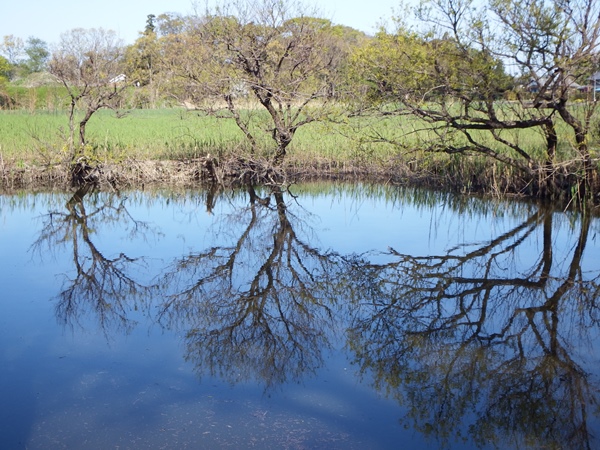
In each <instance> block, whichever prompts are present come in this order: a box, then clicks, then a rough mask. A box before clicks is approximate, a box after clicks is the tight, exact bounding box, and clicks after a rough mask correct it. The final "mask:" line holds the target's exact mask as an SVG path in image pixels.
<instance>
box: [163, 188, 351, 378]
mask: <svg viewBox="0 0 600 450" xmlns="http://www.w3.org/2000/svg"><path fill="white" fill-rule="evenodd" d="M248 193H249V197H250V202H249V205H248V206H247V207H246V208H243V209H241V210H239V211H237V212H236V213H235V214H232V215H230V216H225V217H224V218H223V219H222V220H223V224H222V225H223V226H222V227H221V228H222V229H224V230H232V229H235V230H238V226H240V225H241V228H239V233H238V235H236V236H231V234H230V233H229V232H227V233H223V234H222V235H221V236H219V238H222V239H221V241H222V242H223V241H227V240H230V241H229V242H228V243H225V244H223V245H218V246H215V247H212V248H209V249H207V250H205V251H202V252H198V253H196V252H194V253H190V254H188V255H185V256H184V257H182V258H181V259H179V260H178V261H176V262H175V263H174V264H173V265H172V266H171V268H170V269H169V270H168V271H167V273H166V274H165V275H164V276H163V277H162V283H161V285H162V287H163V288H165V289H168V290H170V293H169V295H168V296H167V297H166V301H165V302H164V303H163V304H162V305H160V307H159V309H160V314H159V318H158V320H159V322H160V323H161V324H163V326H166V327H168V328H178V329H183V330H185V333H186V334H185V341H186V346H187V354H186V358H187V359H188V360H190V361H192V362H193V363H194V365H195V367H196V369H197V371H198V373H199V374H203V373H209V374H211V375H218V376H220V377H222V378H224V379H226V380H229V381H231V382H239V381H247V380H256V381H259V382H261V383H264V385H265V387H266V388H269V387H272V386H274V385H278V384H281V383H284V382H286V381H290V380H299V379H301V378H302V377H305V376H306V375H307V373H311V372H313V371H314V370H315V369H317V368H318V367H319V366H320V365H321V362H322V352H323V351H324V350H326V349H327V348H328V347H329V346H330V341H329V337H330V336H329V333H331V331H332V330H333V329H335V328H337V324H336V317H339V314H335V309H336V307H337V306H336V303H337V302H336V299H337V294H336V293H335V291H336V289H335V284H336V279H337V275H338V273H339V270H340V265H339V264H340V258H339V257H338V255H336V254H335V253H331V252H323V251H321V250H319V249H318V248H317V247H315V246H314V245H311V244H310V243H309V242H310V241H311V240H313V239H312V238H313V237H314V236H312V234H311V233H312V229H311V228H310V227H309V226H308V225H307V224H306V223H305V222H304V221H303V219H302V218H301V217H299V216H297V215H294V214H293V213H291V212H290V211H289V210H288V208H287V206H286V204H285V202H284V197H283V193H282V192H281V191H280V190H277V189H276V190H274V191H273V192H272V193H271V194H270V195H269V196H267V197H265V198H261V197H259V196H258V195H257V194H256V192H255V191H254V189H253V188H251V187H250V188H248Z"/></svg>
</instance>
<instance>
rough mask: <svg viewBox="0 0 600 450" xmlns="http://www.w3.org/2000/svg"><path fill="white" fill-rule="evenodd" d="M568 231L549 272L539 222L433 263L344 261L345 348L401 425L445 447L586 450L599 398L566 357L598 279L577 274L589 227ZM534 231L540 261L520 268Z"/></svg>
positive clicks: (590, 313)
mask: <svg viewBox="0 0 600 450" xmlns="http://www.w3.org/2000/svg"><path fill="white" fill-rule="evenodd" d="M578 223H579V227H580V228H579V235H578V238H577V241H576V243H575V244H574V248H573V250H572V252H571V255H570V261H568V260H567V261H564V260H562V259H561V260H560V261H557V260H555V258H554V252H553V242H552V239H553V215H552V212H550V211H542V210H540V211H539V212H536V213H534V214H532V215H531V216H530V217H529V218H527V219H526V220H524V221H523V222H522V223H521V224H520V225H518V226H516V227H514V228H513V229H512V230H511V231H509V232H507V233H505V234H503V235H501V236H498V237H497V238H495V239H492V240H490V241H489V242H487V243H485V244H482V245H474V246H472V247H469V246H465V247H457V248H455V249H452V250H451V251H449V252H448V253H447V254H444V255H440V256H422V257H420V256H413V255H407V254H401V253H399V252H397V251H395V250H390V251H389V253H388V256H389V258H390V260H389V262H387V263H385V264H371V263H370V262H369V261H368V260H366V258H365V257H362V258H354V259H352V260H351V264H352V266H353V270H352V271H351V273H350V279H351V280H354V281H355V282H356V284H355V287H354V295H355V304H356V305H357V309H356V310H355V311H354V313H353V318H352V325H351V327H350V332H349V335H350V337H349V344H350V346H351V348H352V350H353V352H354V353H355V357H356V363H357V364H358V365H359V366H360V368H361V370H362V372H363V373H365V372H367V371H369V372H371V371H372V372H373V373H374V376H375V386H376V387H377V388H378V389H379V390H382V391H385V392H386V393H387V394H388V395H391V396H394V397H396V398H397V400H398V401H399V402H400V403H401V404H403V405H405V406H407V407H408V411H409V412H408V414H407V416H406V417H405V419H404V420H405V421H406V423H407V424H410V425H412V426H413V427H414V428H415V429H418V430H419V431H421V432H422V433H425V434H427V435H430V436H432V437H435V438H436V439H441V440H442V441H443V442H445V443H446V444H448V443H449V441H450V440H451V439H454V438H458V439H461V438H462V439H474V440H475V442H477V443H478V444H481V445H483V444H484V443H490V442H492V443H505V444H506V443H509V444H510V445H511V446H531V447H535V448H539V447H544V448H591V442H590V440H591V435H592V433H591V432H590V430H588V420H590V417H591V416H593V415H594V414H596V405H597V400H598V398H597V391H598V388H599V386H598V380H597V379H595V378H594V379H592V375H591V374H588V373H587V372H586V371H585V369H584V367H583V365H582V363H581V361H580V359H579V358H578V352H579V350H580V348H579V346H581V345H585V344H586V342H585V339H586V338H588V339H589V338H590V337H591V336H597V333H598V318H599V317H600V316H599V313H600V310H599V308H598V307H599V305H598V301H599V294H600V291H599V280H600V277H599V275H598V271H596V272H595V273H593V274H590V273H584V272H583V271H582V269H581V263H582V256H583V252H584V249H585V246H586V242H587V240H588V234H589V228H590V218H589V216H588V215H585V216H583V217H582V218H581V219H580V220H579V221H578ZM540 227H541V228H542V235H543V239H542V240H543V244H542V246H541V249H540V253H539V255H538V257H537V258H536V259H535V261H534V262H533V263H532V264H531V265H530V266H529V267H528V268H526V269H523V268H520V267H519V266H522V265H523V261H527V260H530V259H531V255H528V254H527V252H528V251H531V250H530V249H531V248H532V247H531V246H530V245H526V243H527V244H530V243H528V242H527V241H530V240H533V239H535V238H536V233H535V232H536V231H537V230H538V229H539V228H540ZM521 249H523V250H522V251H521ZM578 361H579V362H578Z"/></svg>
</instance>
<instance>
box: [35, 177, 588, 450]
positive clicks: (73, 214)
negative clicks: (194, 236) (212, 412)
mask: <svg viewBox="0 0 600 450" xmlns="http://www.w3.org/2000/svg"><path fill="white" fill-rule="evenodd" d="M87 194H88V192H86V191H79V192H78V193H76V194H75V195H74V196H73V198H71V200H69V202H68V203H67V205H66V211H60V212H53V213H51V214H49V215H47V216H46V221H45V223H44V226H43V229H42V232H41V234H40V237H39V239H38V241H37V242H36V243H35V248H37V249H39V250H40V251H41V249H42V247H43V246H44V245H47V246H48V247H53V246H59V245H62V246H69V249H70V251H72V254H73V265H74V267H75V271H74V273H75V275H74V276H73V277H71V278H68V279H66V281H65V283H64V286H63V289H62V291H61V292H60V294H59V295H58V297H57V304H56V314H57V317H59V319H60V320H61V321H62V322H63V323H65V324H75V323H80V322H82V321H81V317H83V316H85V315H93V316H95V317H97V320H98V322H99V323H100V325H101V326H102V328H103V329H104V330H105V331H106V333H110V332H111V331H112V329H113V328H114V329H117V330H121V331H122V330H126V331H127V330H129V329H131V327H132V326H134V325H135V322H134V321H133V320H132V317H133V316H135V313H137V310H138V309H139V310H143V313H144V314H147V316H148V319H149V320H151V321H152V322H153V323H158V324H160V325H161V326H162V327H164V328H165V329H169V330H177V331H183V333H184V339H185V352H186V355H185V358H186V359H187V360H188V361H190V362H191V363H192V364H193V365H194V367H195V369H196V371H197V373H198V374H199V375H200V376H202V375H216V376H219V377H221V378H223V379H225V380H227V381H230V382H233V383H235V382H244V381H250V382H258V383H259V384H262V385H263V386H264V387H265V389H270V388H273V387H275V386H278V385H281V384H283V383H286V382H289V381H299V380H301V379H303V378H304V377H306V376H307V375H310V374H311V373H313V372H315V371H316V370H317V369H318V368H319V367H320V366H321V365H322V362H323V358H324V352H325V351H327V350H328V348H330V346H331V345H332V342H334V339H335V341H336V342H337V341H339V340H340V339H342V340H346V344H347V347H348V349H349V350H350V351H351V352H352V353H353V355H354V358H355V363H356V364H357V366H358V367H359V368H360V370H361V373H362V374H363V375H364V376H365V378H366V379H372V380H373V381H374V385H375V387H376V388H377V389H378V390H380V391H382V392H385V393H386V394H387V395H389V396H391V397H393V398H395V399H396V400H397V401H398V402H399V403H400V404H401V405H402V406H405V407H406V408H407V411H408V412H407V414H406V416H405V417H404V418H403V419H402V421H403V422H404V423H405V424H406V425H407V426H410V427H411V428H414V429H416V430H418V431H420V432H421V433H423V434H425V435H428V436H431V438H433V439H435V440H437V441H441V442H442V443H443V444H447V445H450V443H451V442H452V441H453V440H454V439H464V440H469V441H471V442H474V443H475V444H477V445H482V446H483V445H484V444H486V445H489V444H490V443H492V444H497V445H509V446H512V447H533V448H539V447H544V448H591V447H592V435H593V432H592V428H591V427H590V423H591V422H592V421H594V420H597V419H596V417H595V416H596V415H597V402H598V396H597V392H598V391H599V389H600V385H599V381H598V379H597V374H595V373H594V374H592V373H588V371H587V370H586V367H587V366H586V364H588V361H589V355H585V354H584V353H585V349H584V346H585V345H586V344H589V343H590V341H591V340H592V339H594V338H595V337H597V336H598V334H600V327H599V323H598V322H599V318H600V310H599V305H598V302H599V297H600V286H599V284H600V283H599V282H600V274H599V271H598V268H597V267H593V270H595V272H594V271H590V270H587V269H586V270H584V259H583V255H584V250H585V248H586V244H587V241H588V239H589V235H590V223H591V218H590V216H588V215H584V216H582V217H579V218H571V219H573V220H571V222H570V223H572V224H573V227H576V229H574V230H573V232H572V233H571V236H572V238H571V240H572V242H571V247H568V245H569V244H565V242H564V235H562V236H561V237H560V239H559V238H558V234H559V233H560V229H561V226H562V225H564V222H565V221H567V220H569V217H568V216H565V215H562V214H553V213H552V212H551V211H547V210H543V209H540V210H537V211H533V212H531V213H530V214H529V216H528V217H525V218H524V219H523V220H522V222H521V223H518V224H517V225H515V226H513V227H512V228H511V229H510V230H509V231H507V232H505V233H503V234H500V235H498V236H496V237H494V238H491V239H489V240H488V241H486V242H484V243H480V244H469V245H461V246H456V247H455V248H453V249H451V250H450V251H447V252H444V253H442V254H439V255H433V256H415V255H411V254H406V253H402V252H400V251H397V250H394V249H390V250H389V251H388V252H387V253H386V254H385V255H382V254H381V253H375V252H373V253H367V254H363V255H362V256H343V255H339V254H337V253H335V252H333V251H324V250H322V249H320V247H319V244H318V243H317V239H316V236H315V232H314V230H313V228H312V227H311V225H310V223H309V213H308V212H306V211H303V210H300V209H299V208H291V206H292V204H289V205H286V203H285V201H284V193H283V192H281V191H280V190H274V191H272V192H270V193H269V194H268V195H267V196H266V197H264V198H261V197H260V196H259V195H258V194H257V193H256V192H255V191H254V190H253V189H252V188H248V191H247V195H248V196H249V202H247V203H246V204H245V205H244V206H243V207H239V208H237V209H234V211H233V212H232V213H230V214H228V215H219V216H216V219H215V222H214V225H213V227H214V228H212V229H211V230H212V231H214V232H215V233H214V236H213V237H214V238H215V241H214V242H215V243H214V244H213V246H211V247H209V248H204V249H200V250H198V249H196V250H193V251H190V252H189V253H187V254H184V255H182V256H180V257H177V258H176V259H175V260H173V261H172V262H171V263H170V264H169V265H168V266H167V267H165V268H161V269H160V273H159V274H158V275H156V277H155V278H154V280H155V282H154V284H153V285H152V286H149V283H145V282H142V281H140V280H142V279H145V280H147V279H149V278H148V274H145V276H146V278H143V277H140V276H139V270H140V269H144V268H145V265H144V260H143V259H138V258H131V257H128V256H126V255H125V254H123V253H120V254H118V255H117V256H106V255H105V254H104V253H103V252H102V251H101V250H100V249H99V248H98V246H97V245H96V243H95V242H94V233H95V232H98V230H101V229H102V227H103V226H105V225H106V224H114V225H118V226H120V227H122V228H123V229H125V230H127V232H129V233H130V235H131V236H136V235H137V236H140V235H144V234H145V233H153V232H154V231H152V230H151V229H150V228H149V227H148V225H147V224H144V223H143V222H139V221H136V220H135V219H134V218H133V217H131V215H130V214H129V213H128V211H127V208H126V207H125V203H124V199H123V198H121V197H119V196H117V195H116V194H115V195H113V194H103V195H87ZM217 194H218V193H216V192H214V191H211V192H209V193H208V194H207V196H206V206H207V210H208V211H209V212H212V211H213V209H214V207H215V205H216V202H217V199H218V195H217ZM402 201H403V202H407V203H408V202H410V201H411V200H410V199H402ZM294 206H295V205H294ZM532 209H533V208H532ZM463 212H464V211H463ZM561 221H562V222H561ZM554 241H556V242H557V243H559V244H560V245H559V246H555V242H554ZM536 243H537V247H536ZM565 246H567V248H569V250H568V251H566V252H563V253H562V254H561V251H563V250H562V249H563V248H565ZM535 248H537V250H536V251H537V253H536V254H532V251H533V250H532V249H535ZM381 260H383V261H385V262H383V263H377V264H376V263H374V262H373V261H381ZM150 276H152V275H150Z"/></svg>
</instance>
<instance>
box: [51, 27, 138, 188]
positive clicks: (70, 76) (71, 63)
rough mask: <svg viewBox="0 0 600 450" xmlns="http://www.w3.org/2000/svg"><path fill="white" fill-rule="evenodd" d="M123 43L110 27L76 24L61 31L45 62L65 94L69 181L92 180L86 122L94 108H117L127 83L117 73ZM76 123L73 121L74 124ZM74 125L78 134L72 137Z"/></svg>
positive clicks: (91, 155) (119, 69)
mask: <svg viewBox="0 0 600 450" xmlns="http://www.w3.org/2000/svg"><path fill="white" fill-rule="evenodd" d="M122 54H123V46H122V44H121V41H120V40H119V39H117V36H116V34H115V32H114V31H106V30H103V29H102V28H99V29H94V28H93V29H89V30H85V29H81V28H76V29H73V30H71V31H69V32H67V33H64V34H62V36H61V40H60V43H59V45H58V47H57V48H56V49H55V51H54V52H53V54H52V59H51V61H50V64H49V68H50V72H51V73H52V74H54V75H55V76H56V77H58V79H59V80H60V81H61V83H62V84H63V85H64V86H65V88H66V89H67V92H68V95H69V109H68V114H69V136H68V148H69V155H68V162H69V164H70V166H71V173H72V181H73V184H83V183H86V182H90V181H93V178H94V177H93V173H94V170H93V169H94V168H93V167H91V164H94V163H97V162H96V161H94V160H93V157H94V155H93V154H90V152H89V151H88V150H89V149H87V148H86V144H87V140H86V126H87V124H88V122H89V120H90V119H91V117H92V116H93V114H94V113H96V112H97V111H98V110H100V109H102V108H109V109H113V110H117V109H118V108H119V106H120V102H121V95H122V92H123V90H124V89H125V88H126V87H127V83H126V82H125V80H123V79H121V78H120V77H119V75H120V74H121V73H122V69H123V61H122ZM76 123H77V125H76ZM76 127H77V128H78V133H77V134H78V138H77V139H76V138H75V134H76Z"/></svg>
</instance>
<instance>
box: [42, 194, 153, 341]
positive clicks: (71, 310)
mask: <svg viewBox="0 0 600 450" xmlns="http://www.w3.org/2000/svg"><path fill="white" fill-rule="evenodd" d="M89 190H90V186H89V185H88V186H84V187H82V188H81V189H79V190H78V191H77V192H76V193H75V194H74V195H73V197H72V198H71V199H70V200H69V201H68V202H67V204H66V209H67V212H66V213H63V212H52V213H50V214H49V216H48V217H49V221H48V222H47V223H46V225H45V226H44V228H43V230H42V232H41V235H40V238H39V239H38V240H37V241H36V243H35V244H34V248H40V247H41V246H42V245H47V246H48V247H50V248H52V247H55V246H57V245H71V246H72V254H73V266H74V268H75V276H74V278H71V279H68V280H66V281H65V286H64V288H63V290H62V292H61V293H60V294H59V295H58V297H57V298H58V302H57V304H56V315H57V317H58V318H59V320H60V321H61V322H63V323H64V324H71V325H73V324H75V323H78V322H79V321H80V320H81V319H82V317H83V316H84V315H85V314H86V313H92V314H94V315H95V316H96V317H97V319H98V322H99V324H100V326H101V327H102V329H103V330H104V331H105V332H106V333H108V331H109V329H110V327H111V326H113V325H114V326H117V327H123V328H125V329H130V328H131V327H132V326H133V322H132V319H131V318H130V317H128V315H130V314H128V313H130V311H131V310H132V309H134V308H135V309H137V308H138V305H137V302H138V301H139V300H138V299H142V298H143V296H142V294H144V293H147V292H148V288H147V287H145V286H143V285H142V284H140V283H139V282H137V281H136V280H135V279H134V278H133V275H132V274H131V272H132V269H133V268H135V266H139V264H140V262H141V261H140V260H139V259H138V258H130V257H128V256H126V255H125V254H123V253H121V254H120V255H118V256H116V257H113V258H110V257H107V256H105V255H104V254H103V253H102V252H101V251H100V250H99V249H98V247H97V246H96V244H95V243H94V242H93V239H92V234H93V233H94V232H95V230H97V229H98V227H99V226H100V225H101V224H105V223H107V222H124V223H126V224H129V225H130V226H132V231H131V233H132V235H135V234H139V233H144V232H146V231H147V226H146V225H145V224H144V223H142V222H137V221H135V220H133V218H132V217H131V216H130V215H129V212H128V211H127V209H126V208H125V206H124V203H123V202H122V201H121V202H120V203H119V204H118V205H117V206H115V205H114V203H115V199H116V197H115V196H113V195H109V196H108V198H107V199H106V201H105V202H104V203H100V202H99V201H98V200H100V199H99V198H94V199H92V200H90V204H91V205H92V206H93V210H92V211H91V212H88V211H87V209H86V204H85V202H84V197H85V196H86V195H87V194H88V192H89Z"/></svg>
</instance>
